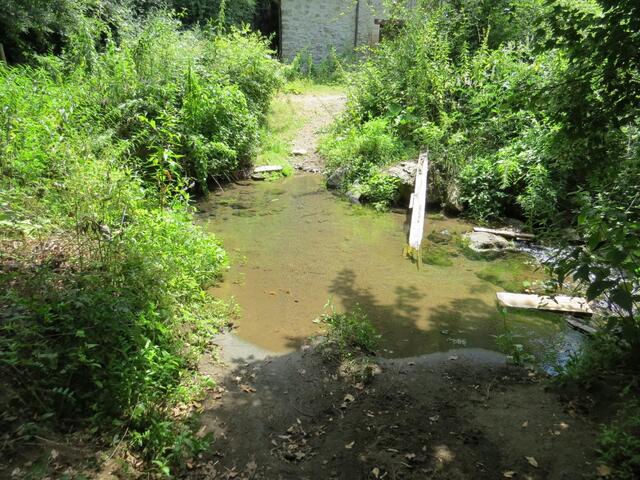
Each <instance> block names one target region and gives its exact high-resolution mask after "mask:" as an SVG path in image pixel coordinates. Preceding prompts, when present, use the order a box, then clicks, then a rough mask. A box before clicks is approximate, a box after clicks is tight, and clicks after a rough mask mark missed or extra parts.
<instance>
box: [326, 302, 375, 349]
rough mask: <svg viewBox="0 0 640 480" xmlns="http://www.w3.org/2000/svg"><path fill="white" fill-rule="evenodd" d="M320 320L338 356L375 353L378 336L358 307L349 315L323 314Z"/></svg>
mask: <svg viewBox="0 0 640 480" xmlns="http://www.w3.org/2000/svg"><path fill="white" fill-rule="evenodd" d="M320 320H321V321H322V323H324V324H325V325H326V326H327V340H328V341H329V342H330V343H331V344H334V345H335V346H336V348H337V350H338V353H339V354H340V356H351V355H352V354H353V353H354V352H360V353H374V352H375V350H376V348H377V346H378V341H379V338H380V336H379V335H378V334H377V333H376V330H375V328H374V327H373V325H372V324H371V322H370V321H369V319H368V318H367V316H366V314H365V313H364V312H363V311H362V310H361V309H360V308H359V307H358V308H356V309H354V310H353V311H351V312H349V313H336V312H334V313H331V314H324V315H322V316H321V317H320Z"/></svg>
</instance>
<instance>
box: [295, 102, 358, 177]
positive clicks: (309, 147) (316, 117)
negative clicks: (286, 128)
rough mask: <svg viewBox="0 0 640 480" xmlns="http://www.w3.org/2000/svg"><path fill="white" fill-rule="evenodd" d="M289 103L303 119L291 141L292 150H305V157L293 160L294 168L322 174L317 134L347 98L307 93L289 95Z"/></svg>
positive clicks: (340, 108)
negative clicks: (303, 121) (300, 126)
mask: <svg viewBox="0 0 640 480" xmlns="http://www.w3.org/2000/svg"><path fill="white" fill-rule="evenodd" d="M289 98H290V99H291V103H292V104H293V105H294V106H295V108H296V110H297V111H298V112H299V113H300V116H301V117H303V118H304V119H305V124H304V126H303V127H302V128H301V129H300V131H299V132H298V135H297V136H296V138H295V140H294V141H293V149H294V150H305V151H306V154H305V155H300V156H297V157H296V158H295V159H294V162H295V165H296V168H298V169H299V170H305V171H310V172H322V171H323V170H324V159H323V158H322V157H321V156H320V154H318V152H317V148H318V138H319V134H320V133H322V131H323V130H325V129H326V128H327V127H328V126H329V125H330V124H331V122H332V121H333V120H334V119H335V118H336V116H338V115H339V114H340V113H341V112H342V111H343V110H344V107H345V104H346V101H347V98H346V97H345V96H344V95H342V94H322V93H309V94H304V95H291V96H290V97H289Z"/></svg>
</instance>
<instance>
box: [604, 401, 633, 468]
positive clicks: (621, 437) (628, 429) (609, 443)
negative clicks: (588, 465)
mask: <svg viewBox="0 0 640 480" xmlns="http://www.w3.org/2000/svg"><path fill="white" fill-rule="evenodd" d="M624 401H625V406H624V407H623V408H622V410H621V412H619V413H618V419H617V421H615V422H614V423H613V424H611V425H609V426H605V427H604V428H603V429H602V432H601V434H600V438H599V439H598V446H599V448H598V452H599V453H600V458H601V459H602V461H603V462H604V464H605V465H607V466H609V467H612V470H613V476H612V477H613V478H616V479H620V480H631V479H633V478H638V475H640V402H639V401H638V400H637V398H633V395H632V394H631V393H627V395H625V398H624Z"/></svg>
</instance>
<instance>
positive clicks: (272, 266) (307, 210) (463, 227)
mask: <svg viewBox="0 0 640 480" xmlns="http://www.w3.org/2000/svg"><path fill="white" fill-rule="evenodd" d="M198 209H199V214H198V216H199V219H200V222H201V223H202V224H204V225H205V226H206V228H208V229H209V230H210V231H211V232H213V233H215V234H216V235H217V236H218V238H220V239H221V240H222V241H223V243H224V246H225V248H226V249H227V251H228V252H229V253H230V255H231V259H232V265H233V266H232V268H231V270H230V271H229V273H228V274H226V275H225V278H224V281H223V282H222V283H221V284H220V285H218V286H216V287H213V288H212V289H211V293H212V294H213V295H215V296H216V297H220V298H225V299H230V298H234V299H235V301H236V302H237V304H238V305H239V307H240V312H241V315H240V318H239V320H238V322H237V326H238V328H237V330H236V331H235V334H236V335H238V336H239V337H240V338H241V339H243V340H245V341H247V342H249V343H251V344H253V345H255V346H257V347H260V348H261V349H263V350H266V351H269V352H273V353H284V352H288V351H292V350H294V349H296V348H298V347H299V346H300V345H301V344H302V343H303V342H304V341H305V340H306V339H307V338H308V337H309V336H312V335H314V334H318V333H319V332H320V331H321V329H322V327H321V325H319V324H318V322H317V320H316V319H317V318H318V316H319V315H320V314H322V313H323V312H327V311H328V309H330V308H335V309H336V310H340V311H344V310H350V309H353V308H356V307H357V306H359V307H360V308H362V310H364V311H365V312H366V313H367V314H368V316H369V318H370V319H371V321H372V323H373V324H374V325H375V327H376V328H377V330H378V331H379V333H380V334H381V335H382V347H383V351H382V354H383V355H384V356H387V357H409V356H416V355H421V354H425V353H432V352H442V351H448V350H453V349H460V348H465V347H467V348H482V349H488V350H497V345H496V335H499V334H500V333H503V332H504V327H505V322H507V324H508V325H509V327H510V328H511V329H512V331H513V332H514V334H515V335H516V339H517V341H518V342H519V343H523V344H525V345H526V346H527V348H528V349H529V350H531V351H533V352H534V353H536V354H537V356H539V357H542V356H544V355H545V354H547V353H549V352H552V351H553V352H555V351H557V350H558V348H560V349H562V348H566V346H567V343H569V344H570V343H572V341H571V338H572V337H571V334H569V333H568V332H567V331H566V330H567V329H566V327H565V325H564V322H563V321H562V319H561V317H559V316H556V315H553V314H545V313H539V312H532V311H530V312H525V311H519V312H515V311H511V312H509V313H508V314H507V315H506V316H505V315H503V314H502V313H501V312H500V310H499V309H498V308H497V306H496V300H495V294H496V292H498V291H502V290H510V289H511V290H512V291H513V289H518V288H519V289H521V288H522V285H523V283H522V282H523V281H533V280H539V279H543V278H544V275H543V273H542V272H541V271H540V270H539V269H537V268H536V267H535V262H534V261H533V260H532V259H531V258H530V257H527V256H525V255H518V254H510V255H509V256H507V257H504V258H499V259H495V260H490V261H489V260H486V259H478V258H474V257H473V256H471V255H467V254H465V250H464V248H462V247H461V246H460V241H459V238H460V235H461V234H462V233H464V232H467V231H470V230H471V225H469V224H467V223H465V222H463V221H461V220H458V219H450V218H445V217H444V216H442V215H440V214H431V215H428V218H427V221H426V226H425V237H426V238H425V243H424V244H423V248H424V250H425V260H426V263H425V264H423V266H422V268H421V269H418V268H417V267H416V265H415V264H414V263H412V262H411V261H410V260H407V259H405V258H404V257H403V255H402V252H403V247H404V245H405V243H406V238H407V231H408V222H409V219H408V217H407V216H406V215H405V214H401V213H377V212H375V211H373V210H371V209H367V208H363V207H360V206H355V205H351V204H349V203H347V202H346V201H344V200H342V199H340V198H337V197H336V196H334V195H332V194H331V193H330V192H327V191H326V189H325V187H324V185H323V179H322V177H320V176H317V175H306V174H303V175H296V176H294V177H289V178H285V179H283V180H278V181H275V182H247V183H246V184H241V185H232V186H229V187H225V190H224V191H219V192H217V193H214V194H211V195H210V196H209V198H208V199H207V200H206V201H204V202H202V203H200V204H199V205H198ZM443 231H446V232H445V233H444V234H441V233H440V232H443ZM447 232H448V234H450V235H448V234H447ZM327 305H331V306H330V307H328V306H327ZM314 320H315V322H314Z"/></svg>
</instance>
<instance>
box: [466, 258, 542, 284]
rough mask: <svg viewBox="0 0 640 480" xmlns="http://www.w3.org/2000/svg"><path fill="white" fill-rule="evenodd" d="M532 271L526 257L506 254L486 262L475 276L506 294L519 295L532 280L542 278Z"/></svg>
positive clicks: (538, 273)
mask: <svg viewBox="0 0 640 480" xmlns="http://www.w3.org/2000/svg"><path fill="white" fill-rule="evenodd" d="M529 262H530V260H529ZM532 270H533V269H532V267H531V266H530V265H529V264H528V258H527V257H526V256H524V255H522V254H517V253H507V254H506V255H505V256H503V257H502V258H498V259H495V260H493V261H491V262H487V264H486V266H484V267H483V268H482V270H480V271H479V272H477V273H476V276H477V277H478V278H479V279H481V280H485V281H487V282H489V283H491V284H492V285H495V286H497V287H501V288H502V289H504V290H506V291H508V292H514V293H519V292H523V291H524V289H525V288H526V286H527V285H528V284H530V283H531V282H532V280H537V279H540V278H541V277H542V275H541V272H539V271H538V272H535V271H532Z"/></svg>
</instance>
